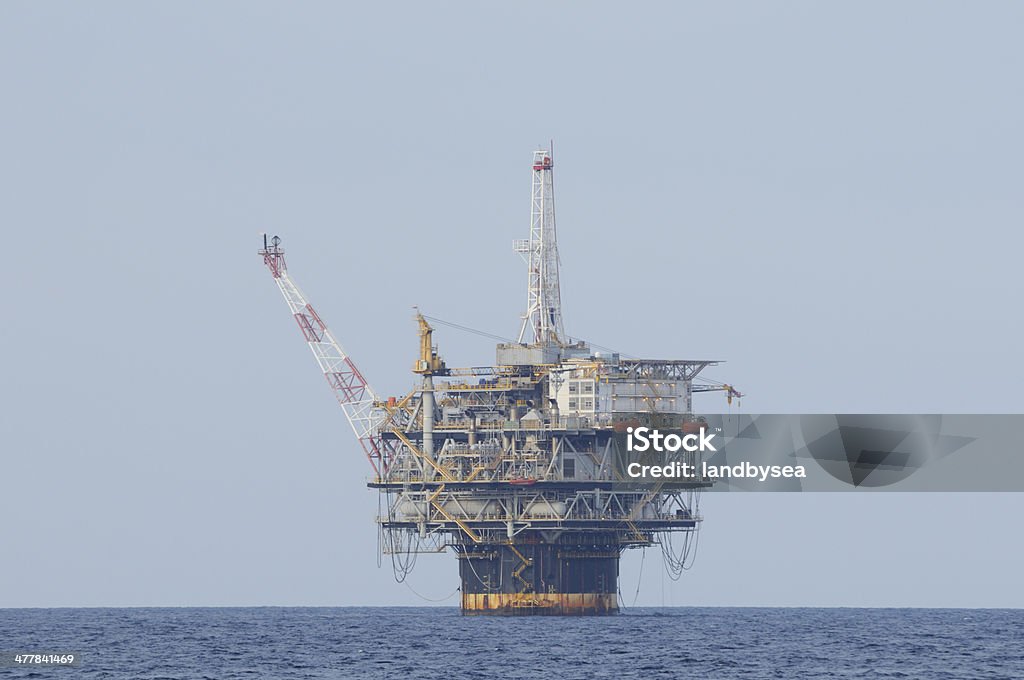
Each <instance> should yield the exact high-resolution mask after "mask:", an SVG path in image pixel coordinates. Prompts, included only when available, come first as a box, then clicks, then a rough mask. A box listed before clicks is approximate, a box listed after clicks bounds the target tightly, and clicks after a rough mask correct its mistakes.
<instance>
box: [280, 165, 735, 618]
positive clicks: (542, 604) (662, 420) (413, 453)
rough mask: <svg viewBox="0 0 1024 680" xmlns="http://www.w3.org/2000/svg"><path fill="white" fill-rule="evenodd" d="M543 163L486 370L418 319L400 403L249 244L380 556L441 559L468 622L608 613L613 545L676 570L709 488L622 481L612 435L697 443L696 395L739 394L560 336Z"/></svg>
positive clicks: (666, 366) (691, 371)
mask: <svg viewBox="0 0 1024 680" xmlns="http://www.w3.org/2000/svg"><path fill="white" fill-rule="evenodd" d="M552 169H553V163H552V157H551V153H550V151H549V150H547V149H542V150H538V151H536V152H535V153H534V158H533V163H532V179H533V182H532V200H531V204H532V210H531V225H530V234H529V238H528V239H524V240H521V241H516V242H515V243H514V249H515V250H516V251H517V252H519V253H520V254H521V255H522V256H523V258H524V260H525V261H526V264H527V269H528V286H527V290H528V296H527V306H526V313H525V314H524V315H523V318H522V325H521V327H520V331H519V337H518V341H517V342H507V343H502V344H499V345H498V346H497V355H496V361H495V365H493V366H486V367H475V368H450V367H448V366H447V364H446V363H445V361H444V360H443V359H442V357H441V355H440V354H439V352H438V349H437V347H436V346H435V345H434V343H433V330H434V329H433V328H432V327H431V325H430V323H429V322H428V319H427V318H426V317H424V316H423V315H422V314H420V313H419V312H417V317H416V318H417V323H418V332H419V356H418V357H417V359H416V360H415V363H414V365H413V367H412V370H413V372H414V373H415V374H416V375H417V376H418V380H417V384H416V386H415V387H414V388H413V389H412V390H411V391H410V392H409V393H408V394H406V395H404V396H402V397H390V398H387V399H381V398H379V397H378V396H377V395H376V393H375V392H374V391H373V390H372V388H371V387H370V385H369V384H368V383H367V381H366V380H365V379H364V378H363V376H362V374H361V373H360V372H359V370H358V369H357V368H356V366H355V364H354V362H353V361H352V359H351V358H350V357H349V356H348V355H347V354H346V353H345V351H344V350H343V349H342V348H341V345H340V344H339V343H338V342H337V340H336V339H335V338H334V336H333V335H332V334H331V332H330V331H329V330H328V328H327V326H326V325H325V324H324V323H323V321H322V320H321V319H320V317H319V315H317V313H316V312H315V311H314V310H313V307H312V306H311V305H310V304H309V302H308V300H307V299H306V298H305V296H303V294H302V293H301V292H300V291H299V289H298V288H297V286H295V284H294V283H293V282H292V280H291V279H290V277H289V275H288V272H287V267H286V265H285V261H284V251H283V249H282V248H281V247H280V240H279V239H278V238H277V237H274V239H273V240H272V241H271V242H269V243H268V242H267V241H266V238H265V239H264V248H263V250H261V251H260V254H261V255H262V256H263V259H264V262H265V264H266V265H267V267H268V269H269V270H270V272H271V274H272V275H273V276H274V279H275V280H276V281H277V283H278V285H279V287H280V288H281V291H282V293H283V294H284V297H285V300H286V302H287V303H288V305H289V308H290V309H291V311H292V314H293V316H294V317H295V319H296V321H297V323H298V325H299V328H300V329H301V331H302V333H303V336H304V337H305V339H306V341H307V343H308V344H309V346H310V348H311V349H312V350H313V354H314V356H315V357H316V358H317V361H318V363H319V365H320V368H321V370H322V372H323V373H324V375H325V377H326V378H327V381H328V384H329V385H330V386H331V389H332V390H333V391H334V393H335V395H336V396H337V398H338V401H339V403H340V404H341V406H342V408H343V409H344V410H345V413H346V415H347V416H348V418H349V422H350V423H351V425H352V427H353V429H354V430H355V433H356V437H357V438H358V440H359V442H360V443H361V445H362V447H363V450H364V452H365V453H366V456H367V458H368V459H369V461H370V463H371V466H372V468H373V478H372V480H371V481H370V483H369V487H371V488H373V489H377V490H379V492H380V494H381V500H382V502H381V506H380V507H381V512H380V516H379V518H378V524H379V529H380V538H381V548H382V552H383V553H384V554H385V555H388V556H390V559H391V561H392V563H393V565H394V567H395V570H396V576H397V577H398V578H399V580H401V579H404V578H405V576H406V575H407V574H408V572H409V570H411V568H412V567H413V565H414V564H415V560H416V557H417V556H418V555H419V554H421V553H424V552H441V551H444V550H446V549H451V550H453V551H454V552H455V554H456V556H457V557H458V562H459V573H460V576H461V582H462V585H461V589H460V590H461V597H462V611H463V613H464V614H552V615H574V614H612V613H616V612H617V611H618V609H619V595H618V593H619V588H618V579H619V558H620V556H621V554H622V552H623V550H625V549H627V548H642V547H648V546H652V545H659V546H660V547H661V548H662V552H663V554H664V555H665V556H666V558H667V559H666V564H667V565H668V566H669V568H670V569H671V570H672V571H674V572H675V573H676V574H678V572H679V570H680V569H681V568H683V567H684V566H685V564H686V561H687V559H688V557H689V556H690V555H692V553H691V548H692V547H693V543H694V542H693V538H694V536H695V535H696V531H697V529H698V527H699V524H700V522H701V516H700V514H699V510H698V502H697V501H698V499H699V493H700V490H701V489H702V488H704V487H707V486H710V484H711V481H710V480H707V479H701V478H693V479H688V480H685V481H682V482H680V481H675V482H673V483H658V484H649V483H648V484H643V483H638V482H635V481H631V479H630V478H629V477H628V475H626V474H625V470H624V461H625V449H626V445H625V440H626V431H627V429H628V428H629V427H636V426H640V425H647V426H649V427H656V428H658V429H659V430H661V431H662V432H665V433H669V432H677V433H683V432H694V431H696V430H698V429H699V428H701V427H703V423H702V419H700V418H696V417H695V416H694V415H693V412H692V396H693V394H694V393H695V392H704V391H723V392H725V394H726V396H727V398H728V399H729V400H730V403H731V400H732V398H733V397H735V396H741V395H739V393H738V392H736V390H735V389H733V388H732V387H731V386H729V385H725V384H722V383H710V382H703V381H702V382H700V383H698V382H695V379H696V378H697V377H698V375H699V374H700V373H701V371H702V370H704V369H705V368H706V367H708V366H711V365H714V364H715V363H717V362H715V361H707V360H699V361H693V360H652V359H635V358H628V357H625V356H622V355H620V354H617V353H613V352H605V353H600V352H595V351H592V349H591V346H590V345H589V344H588V343H587V342H585V341H580V340H574V339H571V338H569V337H568V336H567V335H566V334H565V331H564V328H563V322H562V311H561V295H560V289H559V278H558V275H559V271H558V270H559V259H558V251H557V240H556V232H555V213H554V187H553V178H552ZM684 455H686V456H690V459H689V462H691V463H693V462H699V456H700V454H699V453H694V454H684ZM698 469H699V468H698Z"/></svg>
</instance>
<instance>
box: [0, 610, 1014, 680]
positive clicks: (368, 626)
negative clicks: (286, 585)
mask: <svg viewBox="0 0 1024 680" xmlns="http://www.w3.org/2000/svg"><path fill="white" fill-rule="evenodd" d="M19 649H36V650H41V651H60V650H68V651H78V652H80V653H81V659H82V665H81V666H80V667H78V668H34V669H26V668H10V667H8V668H2V669H0V678H70V677H85V678H142V679H149V680H156V679H158V678H181V679H182V680H186V679H187V680H196V679H203V678H219V679H221V678H222V679H225V680H227V679H229V678H361V679H373V678H403V679H410V680H411V679H415V678H443V679H445V680H453V679H455V678H508V679H515V678H530V679H540V678H558V679H559V680H563V679H574V678H580V679H583V678H587V679H591V678H645V679H653V678H700V679H701V680H714V679H716V678H955V679H957V680H962V679H965V678H1000V679H1004V678H1024V610H978V609H759V608H694V609H686V608H666V609H630V610H628V611H626V612H624V613H623V614H622V615H620V616H615V617H595V618H589V617H584V618H551V617H518V618H497V617H493V618H492V617H462V616H460V615H459V612H458V610H457V609H454V608H347V607H346V608H212V609H206V608H180V609H174V608H153V609H150V608H140V609H6V610H3V609H0V650H5V651H14V650H19Z"/></svg>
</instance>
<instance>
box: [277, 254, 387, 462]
mask: <svg viewBox="0 0 1024 680" xmlns="http://www.w3.org/2000/svg"><path fill="white" fill-rule="evenodd" d="M259 254H260V255H262V256H263V263H264V264H265V265H266V266H267V269H269V270H270V273H271V275H272V276H273V277H274V282H275V283H277V287H278V288H280V289H281V294H282V295H284V300H285V302H286V303H287V304H288V309H289V310H290V311H291V313H292V316H293V317H295V321H296V323H298V325H299V330H300V331H302V335H303V337H304V338H305V339H306V343H307V344H308V345H309V349H310V350H312V352H313V356H314V357H315V358H316V362H317V364H318V365H319V366H320V371H321V372H322V373H323V375H324V378H326V379H327V384H328V385H329V386H330V388H331V391H332V392H333V393H334V396H335V398H336V399H337V400H338V403H339V404H340V405H341V408H342V410H344V411H345V416H346V417H347V418H348V422H349V424H350V425H351V426H352V430H353V431H354V432H355V433H356V438H357V439H358V440H359V443H360V444H361V445H362V447H363V451H364V452H365V453H366V457H367V459H369V461H370V465H372V466H373V471H374V473H375V474H376V476H377V477H381V476H383V475H384V473H385V472H386V471H387V468H388V463H389V458H390V456H389V455H388V449H387V447H386V446H385V445H384V442H383V441H382V439H381V436H380V426H381V424H382V423H383V421H384V419H385V417H386V412H385V410H384V409H383V408H381V407H380V406H379V404H380V400H379V399H378V398H377V395H376V393H374V391H373V388H371V387H370V384H369V383H368V382H366V378H364V377H363V374H362V373H361V372H360V371H359V369H358V368H356V365H355V363H354V362H353V361H352V359H351V358H350V357H349V356H348V354H347V353H346V352H345V350H344V349H343V348H342V346H341V343H339V342H338V340H337V339H336V338H335V337H334V334H332V333H331V331H330V330H329V329H328V328H327V324H325V323H324V322H323V320H322V319H321V318H320V315H319V314H317V313H316V311H315V310H314V309H313V306H312V305H311V304H309V300H308V299H307V298H306V296H305V295H303V294H302V291H301V290H299V287H298V286H297V285H295V282H294V281H292V279H291V277H290V276H289V275H288V266H287V265H286V264H285V261H284V249H283V248H281V239H280V238H278V237H277V236H275V237H274V238H272V239H270V242H269V243H268V242H267V237H266V236H265V235H264V237H263V250H261V251H259Z"/></svg>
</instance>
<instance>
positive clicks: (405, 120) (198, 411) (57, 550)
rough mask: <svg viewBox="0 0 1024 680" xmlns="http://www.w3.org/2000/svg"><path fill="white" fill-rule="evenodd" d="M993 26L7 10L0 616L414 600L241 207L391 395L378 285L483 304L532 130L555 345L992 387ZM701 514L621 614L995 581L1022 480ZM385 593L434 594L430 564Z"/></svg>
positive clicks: (2, 76)
mask: <svg viewBox="0 0 1024 680" xmlns="http://www.w3.org/2000/svg"><path fill="white" fill-rule="evenodd" d="M1022 20H1024V8H1022V6H1021V5H1020V4H1017V3H1010V2H989V3H981V4H977V3H976V4H964V3H950V2H928V3H925V2H905V3H899V4H892V3H881V2H866V3H828V4H822V3H812V2H788V3H733V2H729V3H714V4H698V3H648V4H644V5H643V6H642V7H640V8H637V7H629V8H627V7H626V6H625V5H621V4H616V3H559V4H557V5H550V4H547V3H516V4H515V5H507V4H506V5H499V4H484V5H481V4H474V3H447V4H444V5H432V4H417V3H398V4H395V5H389V6H387V7H385V6H381V5H377V4H373V3H369V4H360V5H355V4H352V5H343V4H340V3H312V2H309V3H301V4H298V5H293V4H289V3H268V2H244V3H243V2H225V3H217V4H213V5H210V4H207V3H165V4H155V3H146V4H137V3H109V2H107V3H94V4H91V5H89V7H88V8H86V7H85V6H78V5H74V4H61V3H49V2H7V3H3V4H2V5H0V87H2V92H3V106H2V107H0V128H2V130H3V131H4V132H3V136H2V139H3V153H2V154H0V214H2V218H3V219H2V224H3V225H4V227H3V245H4V249H5V257H4V271H5V275H6V276H5V280H6V282H7V288H8V292H7V295H5V296H4V302H3V311H4V314H3V318H4V323H3V324H0V351H2V355H3V357H4V362H3V368H2V375H0V442H2V444H0V446H2V451H3V454H2V459H0V460H2V462H3V469H4V477H5V478H6V479H5V484H4V493H3V494H2V495H0V517H2V519H0V526H3V529H4V535H5V540H6V546H7V548H6V552H5V555H6V556H8V558H7V559H5V560H4V561H3V562H4V564H3V567H0V573H2V575H3V578H2V579H0V606H99V605H110V606H117V605H219V604H224V605H257V604H296V605H307V604H308V605H319V604H323V605H345V604H422V603H423V602H422V600H420V599H418V598H417V597H416V595H415V594H413V592H411V590H410V589H409V588H407V587H406V586H403V585H398V584H395V583H394V582H393V581H392V577H391V573H390V569H389V568H388V567H387V566H386V565H385V567H384V568H380V569H378V567H377V564H376V557H375V554H376V553H375V551H376V532H375V527H374V524H373V517H374V516H375V514H376V509H377V501H376V498H375V496H374V495H373V494H372V493H371V492H369V491H367V490H366V489H365V488H364V483H365V480H366V478H367V476H368V474H369V470H368V466H367V465H366V464H365V461H364V460H363V459H362V458H361V455H360V453H359V451H358V446H357V444H356V442H355V441H354V440H353V438H352V437H351V432H350V430H349V429H348V427H347V425H346V423H345V422H344V419H343V416H342V414H341V412H340V410H339V409H338V408H337V405H336V404H335V403H334V402H333V400H332V399H331V396H330V393H329V391H328V390H327V388H326V387H325V386H324V385H323V381H322V378H320V377H319V376H318V375H317V372H316V367H315V365H314V364H313V362H312V359H311V357H310V356H309V355H308V351H307V350H306V349H305V348H304V347H303V346H302V341H301V338H300V336H299V335H298V333H297V332H296V330H295V328H294V327H293V324H292V322H291V321H290V320H289V319H288V315H287V312H286V310H285V308H284V305H283V303H282V301H281V300H280V298H279V295H278V293H277V291H276V289H275V287H274V286H273V283H272V282H271V280H270V278H269V276H268V275H267V273H266V272H265V271H264V270H263V268H262V264H261V262H260V260H259V258H258V257H257V255H256V250H257V249H258V247H259V245H260V240H259V233H260V232H262V231H268V232H271V233H279V234H281V235H282V237H283V238H284V244H285V246H286V248H287V250H288V254H289V263H290V266H291V270H292V272H293V274H294V275H295V277H296V279H297V280H298V281H299V283H300V285H302V287H303V288H304V290H305V291H306V292H307V293H308V294H309V295H310V296H311V298H312V299H313V300H314V303H315V304H316V305H317V308H318V310H319V311H320V312H321V314H322V315H323V316H324V317H325V318H326V319H327V321H328V323H329V324H330V325H331V326H332V328H333V329H334V331H335V332H336V334H337V335H338V336H339V337H340V338H341V340H342V342H343V343H344V344H345V346H346V348H347V349H348V350H349V351H350V352H351V354H352V355H353V356H354V357H355V358H356V360H357V361H358V362H359V365H360V366H361V368H362V369H363V371H364V373H365V374H366V375H367V376H368V377H369V378H370V380H371V381H372V382H373V384H374V386H375V388H376V389H377V390H378V391H379V392H380V393H383V394H401V393H404V392H405V391H407V389H408V388H409V386H410V385H411V384H412V378H413V376H412V375H411V374H410V373H409V367H410V366H411V362H412V359H413V358H414V356H415V352H416V336H415V325H414V323H413V320H412V309H411V307H412V306H413V305H416V304H418V305H420V306H421V307H422V308H423V310H424V311H425V312H426V313H428V314H432V315H435V316H438V317H441V318H445V319H450V320H452V321H456V322H458V323H462V324H466V325H470V326H473V327H476V328H480V329H483V330H486V331H489V332H492V333H497V334H500V335H513V334H514V333H516V332H517V330H518V317H519V314H520V313H521V312H522V308H523V306H524V304H525V295H526V293H525V272H524V270H523V265H522V263H521V260H520V259H519V257H518V256H517V255H516V254H514V253H513V252H512V250H511V242H512V240H513V239H516V238H524V237H525V236H526V234H527V231H526V230H527V228H528V219H529V215H528V209H529V206H528V200H529V188H530V187H529V163H530V160H531V158H532V150H533V149H534V148H536V146H537V145H538V144H541V143H545V142H546V141H547V140H549V139H552V138H553V139H554V140H555V146H556V164H557V167H556V192H557V196H558V219H559V237H560V252H561V257H562V264H563V268H562V291H563V302H564V306H565V322H566V327H567V330H568V332H569V333H570V334H573V335H578V336H582V337H587V338H589V339H592V340H594V341H595V342H598V343H600V344H602V345H606V346H610V347H615V348H619V349H621V350H623V351H626V352H630V353H632V354H637V355H645V356H652V357H677V358H687V357H699V358H704V357H711V358H720V359H724V360H727V362H728V363H726V364H725V365H723V366H721V367H719V368H717V369H715V371H714V372H713V373H709V375H711V377H714V378H717V379H720V380H728V381H729V382H732V383H734V384H736V385H737V386H738V387H739V388H740V389H741V390H743V391H744V392H746V393H747V394H748V395H749V396H748V397H747V398H745V399H744V400H743V405H742V408H743V409H744V410H746V411H748V412H753V413H771V412H780V413H801V412H910V413H917V412H940V413H941V412H947V413H956V412H970V413H987V412H993V413H1003V412H1021V410H1022V405H1024V402H1022V397H1021V396H1020V395H1019V394H1017V390H1016V389H1015V387H1016V386H1018V385H1020V384H1021V382H1022V379H1024V360H1022V359H1021V355H1020V351H1019V347H1020V344H1021V331H1022V325H1021V316H1020V313H1019V312H1018V311H1017V308H1018V306H1019V290H1020V287H1021V277H1020V265H1019V258H1020V255H1019V252H1020V247H1021V242H1022V240H1021V237H1020V235H1019V234H1020V227H1021V224H1022V220H1021V217H1022V199H1021V192H1020V187H1021V186H1022V185H1024V181H1022V180H1024V176H1022V175H1024V169H1022V161H1021V159H1022V158H1024V139H1022V135H1021V128H1020V121H1021V120H1024V91H1022V88H1021V86H1020V73H1021V72H1022V71H1024V68H1022V67H1024V63H1022V61H1024V48H1022V47H1021V42H1020V40H1019V35H1020V31H1021V26H1022ZM435 339H436V340H437V342H438V343H439V344H440V346H441V350H442V353H443V354H444V356H445V358H446V359H447V360H448V363H449V364H451V365H478V364H481V363H488V362H490V361H491V359H492V356H493V344H492V343H491V342H490V341H488V340H484V339H481V338H479V337H476V336H472V335H465V334H459V333H456V332H455V331H451V330H449V329H447V328H442V329H439V331H438V333H436V334H435ZM696 406H697V408H698V409H704V410H706V411H709V412H713V411H720V410H722V409H723V408H725V404H724V400H723V399H722V398H721V397H720V395H718V396H708V397H704V398H702V399H701V400H700V401H699V402H698V403H697V405H696ZM703 509H704V512H705V515H706V517H707V521H706V523H705V528H704V531H703V533H702V537H701V548H700V554H699V556H698V560H697V564H696V566H695V568H694V569H693V571H691V572H689V573H688V574H686V575H685V576H684V578H683V579H682V580H681V581H680V582H679V583H669V582H667V581H666V582H665V583H664V584H663V583H662V581H661V578H660V573H661V571H660V562H659V559H658V558H657V557H656V556H655V555H654V554H650V555H648V559H647V560H646V561H645V566H644V573H643V588H641V591H640V596H639V599H638V601H637V602H638V604H660V603H662V602H664V603H666V604H722V605H854V606H856V605H879V606H880V605H915V606H1022V605H1024V592H1022V591H1021V589H1020V588H1019V587H1017V585H1018V583H1017V580H1018V578H1019V574H1020V572H1021V570H1022V568H1024V553H1022V551H1021V550H1020V548H1019V546H1018V545H1016V544H1015V542H1013V541H1010V540H1007V538H1008V536H1010V535H1015V534H1016V518H1019V517H1020V515H1021V512H1022V511H1024V497H1021V496H1020V495H1013V494H1011V495H986V494H965V495H955V496H948V495H941V496H940V495H938V494H913V495H909V494H908V495H903V494H891V495H890V494H864V495H862V494H844V495H838V494H837V495H826V494H820V495H819V494H803V495H791V496H790V495H778V494H774V495H773V494H719V495H710V496H708V497H706V498H705V501H704V503H703ZM639 571H640V556H639V555H638V554H631V555H629V556H628V557H627V558H626V559H625V561H624V563H623V578H622V590H623V593H624V595H625V596H626V597H625V599H626V604H629V603H630V602H632V599H633V598H632V591H633V589H634V588H635V584H636V582H637V579H638V578H639ZM411 585H412V587H413V588H414V589H415V590H417V591H418V592H420V593H422V594H424V595H426V596H428V597H432V598H437V597H441V596H444V595H447V594H449V593H451V592H452V591H453V590H454V588H455V587H456V586H457V572H456V565H455V560H454V558H453V557H451V556H450V555H448V556H432V557H428V556H424V557H422V558H421V559H420V563H419V568H418V570H417V572H416V573H414V575H413V577H412V579H411Z"/></svg>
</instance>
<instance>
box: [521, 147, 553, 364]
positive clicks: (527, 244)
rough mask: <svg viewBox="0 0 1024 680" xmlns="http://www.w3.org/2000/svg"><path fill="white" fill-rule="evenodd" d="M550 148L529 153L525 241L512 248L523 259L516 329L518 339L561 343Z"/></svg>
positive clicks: (543, 342) (539, 343) (549, 343)
mask: <svg viewBox="0 0 1024 680" xmlns="http://www.w3.org/2000/svg"><path fill="white" fill-rule="evenodd" d="M553 167H554V163H553V161H552V153H551V150H550V149H538V150H537V151H534V152H533V192H532V200H531V214H530V238H529V240H519V241H515V242H514V244H513V247H514V248H515V250H516V251H517V252H519V253H521V254H522V255H523V258H524V259H525V260H526V263H527V266H528V270H529V278H528V281H527V303H526V314H524V315H523V325H522V328H521V329H520V330H519V342H521V343H522V342H527V331H529V332H530V334H531V335H532V338H530V340H532V342H533V344H537V345H562V344H563V343H564V342H565V341H566V336H565V328H564V327H563V324H562V296H561V291H560V290H559V286H558V264H559V261H558V240H557V237H556V233H555V187H554V176H553V174H552V168H553Z"/></svg>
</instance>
